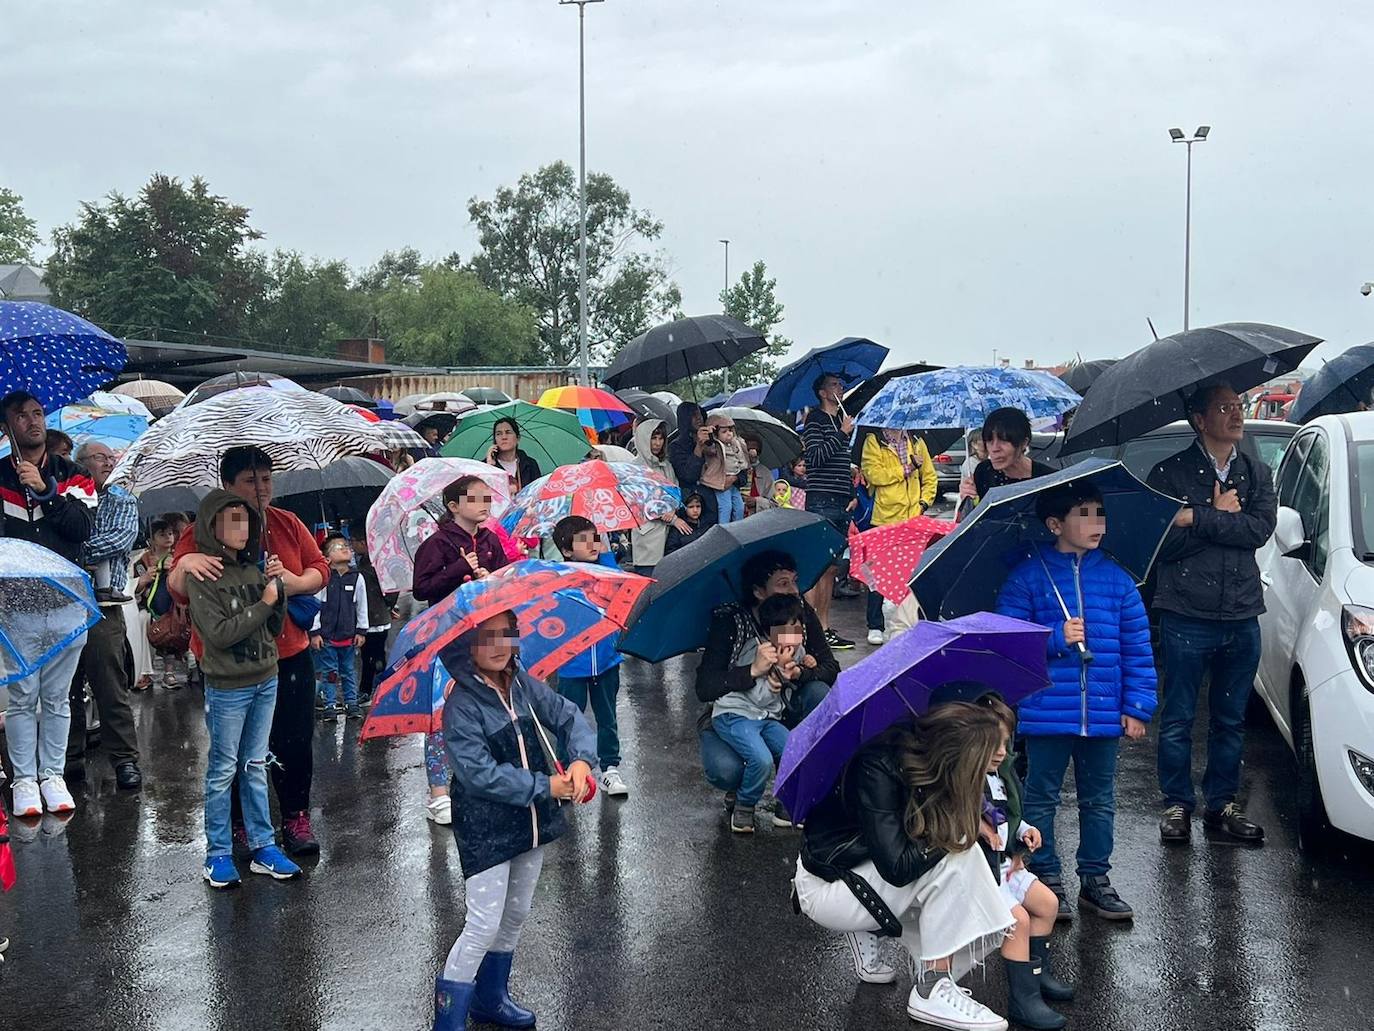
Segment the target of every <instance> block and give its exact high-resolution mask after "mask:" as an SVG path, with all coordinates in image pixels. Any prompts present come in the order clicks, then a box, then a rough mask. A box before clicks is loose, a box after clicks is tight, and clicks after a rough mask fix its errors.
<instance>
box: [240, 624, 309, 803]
mask: <svg viewBox="0 0 1374 1031" xmlns="http://www.w3.org/2000/svg"><path fill="white" fill-rule="evenodd" d="M267 750H268V751H269V752H271V753H272V757H273V758H274V759H275V760H276V761H275V762H273V763H271V764H270V765H269V766H268V768H269V769H270V770H271V771H272V787H273V789H274V790H275V791H276V793H277V804H278V805H279V806H280V807H281V812H282V815H283V816H290V815H291V814H292V813H298V812H301V811H302V810H306V809H309V808H310V783H311V781H312V780H313V779H314V776H315V661H314V659H313V658H312V657H311V654H310V649H309V648H306V649H305V650H304V651H302V652H300V653H299V654H298V655H293V656H291V658H289V659H278V660H277V707H276V708H275V709H274V710H273V711H272V731H271V733H270V734H269V735H268V737H267ZM233 819H234V822H235V823H236V824H238V823H242V822H243V810H242V809H241V808H240V805H239V782H238V780H237V779H235V780H234V793H233Z"/></svg>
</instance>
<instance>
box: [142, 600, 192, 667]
mask: <svg viewBox="0 0 1374 1031" xmlns="http://www.w3.org/2000/svg"><path fill="white" fill-rule="evenodd" d="M148 643H149V644H150V645H152V646H153V647H154V648H155V649H157V650H158V651H160V652H172V653H173V654H174V655H180V654H182V653H183V652H185V651H186V649H187V648H189V647H191V620H190V617H189V616H188V615H187V613H186V606H185V605H173V606H172V607H171V608H170V609H168V610H167V612H166V613H165V614H164V615H161V616H156V617H154V618H153V619H151V620H150V621H149V622H148Z"/></svg>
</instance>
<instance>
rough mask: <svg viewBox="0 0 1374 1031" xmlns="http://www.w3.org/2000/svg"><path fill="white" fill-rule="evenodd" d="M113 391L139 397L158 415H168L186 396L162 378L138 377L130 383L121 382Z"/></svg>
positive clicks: (126, 395)
mask: <svg viewBox="0 0 1374 1031" xmlns="http://www.w3.org/2000/svg"><path fill="white" fill-rule="evenodd" d="M111 393H115V394H123V395H124V396H125V397H135V398H138V400H140V401H142V402H143V403H144V404H145V405H147V406H148V411H150V412H152V413H153V415H156V416H163V415H166V414H167V413H168V412H170V411H171V410H172V409H173V408H175V407H176V406H177V405H179V404H181V402H182V400H183V399H185V397H186V395H185V394H184V393H183V392H182V391H180V390H178V389H177V388H176V387H174V386H172V384H170V383H164V382H162V380H160V379H136V380H132V381H131V382H129V383H121V384H120V385H119V386H117V387H115V388H113V390H112V391H111Z"/></svg>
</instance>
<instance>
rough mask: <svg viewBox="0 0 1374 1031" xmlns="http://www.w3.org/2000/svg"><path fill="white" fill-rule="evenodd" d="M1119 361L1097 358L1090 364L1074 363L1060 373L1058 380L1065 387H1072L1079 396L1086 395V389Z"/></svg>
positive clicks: (1116, 359)
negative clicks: (1061, 381) (1062, 382)
mask: <svg viewBox="0 0 1374 1031" xmlns="http://www.w3.org/2000/svg"><path fill="white" fill-rule="evenodd" d="M1120 360H1121V359H1119V358H1097V359H1094V360H1093V361H1090V362H1075V363H1074V364H1072V365H1070V366H1069V367H1068V368H1067V369H1065V370H1064V371H1063V372H1061V373H1060V374H1059V378H1060V379H1061V380H1063V381H1064V383H1065V385H1066V386H1069V387H1072V388H1073V389H1074V390H1076V391H1078V392H1079V393H1080V394H1086V393H1087V392H1088V388H1089V387H1091V386H1092V385H1093V384H1094V383H1096V382H1097V381H1098V379H1099V378H1100V377H1101V375H1102V374H1103V373H1104V372H1106V371H1107V370H1108V369H1110V368H1111V367H1112V366H1113V365H1115V364H1116V363H1117V362H1118V361H1120Z"/></svg>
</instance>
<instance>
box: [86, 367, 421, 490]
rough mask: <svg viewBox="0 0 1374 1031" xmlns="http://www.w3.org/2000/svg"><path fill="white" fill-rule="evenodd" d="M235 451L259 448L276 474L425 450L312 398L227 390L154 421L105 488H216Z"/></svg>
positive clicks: (402, 433) (408, 435)
mask: <svg viewBox="0 0 1374 1031" xmlns="http://www.w3.org/2000/svg"><path fill="white" fill-rule="evenodd" d="M241 445H252V446H254V447H258V448H261V449H262V450H263V451H265V452H266V453H267V454H268V456H269V457H271V459H272V466H273V469H274V470H276V471H278V472H284V471H286V470H289V469H322V468H324V467H325V466H327V465H329V464H330V463H331V462H337V461H338V460H339V459H340V458H346V457H347V456H349V455H366V454H373V453H377V452H383V451H391V450H394V449H397V448H413V447H416V448H423V447H425V446H426V444H425V441H424V438H423V437H421V436H420V435H419V434H417V433H416V432H415V431H414V430H412V429H411V428H410V427H409V426H403V425H401V424H400V423H395V422H383V421H377V422H369V421H368V420H367V419H364V418H362V417H361V416H359V415H358V413H356V412H354V411H353V410H351V409H350V408H349V407H348V406H347V405H344V404H342V403H340V402H338V401H335V400H334V399H333V398H332V397H325V396H324V395H323V394H316V393H314V392H313V391H308V390H303V391H299V392H295V391H292V392H285V391H281V390H262V389H255V390H242V391H231V392H228V393H221V394H219V395H217V396H215V397H211V398H210V399H209V400H206V401H202V402H200V403H199V404H195V405H191V406H189V407H183V408H180V409H178V410H177V411H175V412H173V413H172V414H171V415H169V416H167V417H166V418H165V419H163V420H161V421H160V422H158V423H157V424H156V425H155V426H153V427H152V428H151V429H150V430H148V432H147V433H145V434H144V435H143V436H142V437H140V438H139V439H138V440H137V441H135V442H134V444H133V445H132V446H131V447H130V448H129V450H127V451H126V452H124V456H123V457H122V458H121V459H120V460H119V464H118V465H116V466H115V468H114V471H113V472H112V473H111V474H110V482H112V483H115V484H118V485H119V486H121V487H124V488H125V489H126V490H130V491H132V492H133V493H135V494H141V493H142V492H143V491H145V490H151V489H153V488H154V487H176V486H181V487H189V486H193V485H197V484H199V485H202V486H219V460H220V458H221V457H222V456H223V454H224V452H225V451H227V450H229V449H230V448H231V447H238V446H241Z"/></svg>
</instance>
